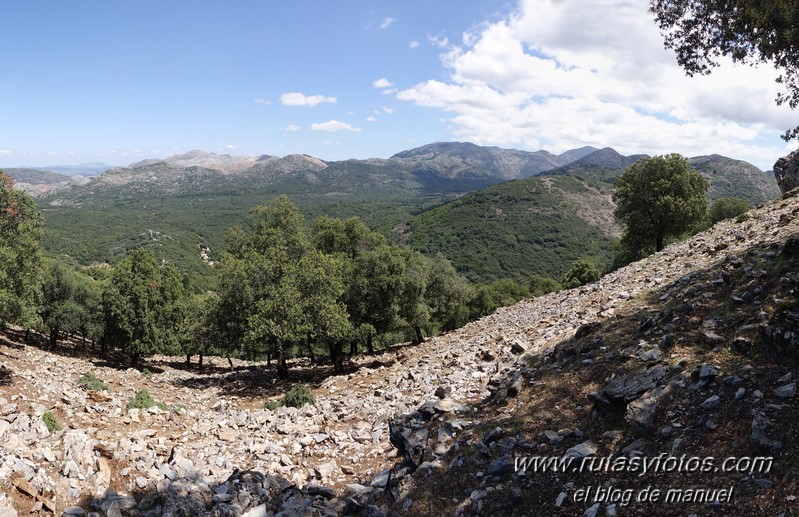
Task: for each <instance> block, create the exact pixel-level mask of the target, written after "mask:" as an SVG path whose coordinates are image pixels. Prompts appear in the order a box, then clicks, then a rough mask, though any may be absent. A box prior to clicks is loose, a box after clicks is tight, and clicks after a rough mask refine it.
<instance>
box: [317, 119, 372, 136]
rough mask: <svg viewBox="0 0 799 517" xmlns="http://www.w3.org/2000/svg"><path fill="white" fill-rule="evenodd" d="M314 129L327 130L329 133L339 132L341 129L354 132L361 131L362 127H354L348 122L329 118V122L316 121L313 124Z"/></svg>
mask: <svg viewBox="0 0 799 517" xmlns="http://www.w3.org/2000/svg"><path fill="white" fill-rule="evenodd" d="M311 129H312V130H313V131H326V132H328V133H338V132H339V131H350V132H352V133H360V132H361V128H359V127H353V126H351V125H349V124H347V123H346V122H341V121H339V120H329V121H327V122H315V123H313V124H311Z"/></svg>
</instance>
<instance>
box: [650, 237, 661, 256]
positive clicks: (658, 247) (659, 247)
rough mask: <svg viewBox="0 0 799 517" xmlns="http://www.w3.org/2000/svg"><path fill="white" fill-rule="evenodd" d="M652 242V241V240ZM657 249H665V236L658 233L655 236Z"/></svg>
mask: <svg viewBox="0 0 799 517" xmlns="http://www.w3.org/2000/svg"><path fill="white" fill-rule="evenodd" d="M650 242H651V241H650ZM655 251H656V252H658V251H663V236H662V235H658V236H657V237H655Z"/></svg>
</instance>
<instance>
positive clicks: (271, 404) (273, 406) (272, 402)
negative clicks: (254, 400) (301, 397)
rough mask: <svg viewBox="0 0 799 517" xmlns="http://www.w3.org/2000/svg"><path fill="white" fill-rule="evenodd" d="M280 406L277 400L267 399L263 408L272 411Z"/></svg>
mask: <svg viewBox="0 0 799 517" xmlns="http://www.w3.org/2000/svg"><path fill="white" fill-rule="evenodd" d="M280 406H281V404H280V402H278V401H277V400H267V401H266V402H264V409H268V410H269V411H274V410H276V409H277V408H279V407H280Z"/></svg>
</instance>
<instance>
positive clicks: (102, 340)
mask: <svg viewBox="0 0 799 517" xmlns="http://www.w3.org/2000/svg"><path fill="white" fill-rule="evenodd" d="M100 354H101V355H102V356H103V357H105V356H106V347H105V334H103V335H102V336H101V337H100Z"/></svg>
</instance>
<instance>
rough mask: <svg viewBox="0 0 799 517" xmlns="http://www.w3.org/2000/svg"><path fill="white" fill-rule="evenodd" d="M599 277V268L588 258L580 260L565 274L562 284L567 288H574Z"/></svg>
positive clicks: (561, 280)
mask: <svg viewBox="0 0 799 517" xmlns="http://www.w3.org/2000/svg"><path fill="white" fill-rule="evenodd" d="M599 277H600V273H599V270H598V269H597V268H596V266H595V265H594V264H593V263H591V262H589V261H587V260H578V261H577V262H575V263H574V264H572V265H571V267H570V268H569V270H568V271H566V272H565V273H564V274H563V276H562V277H561V278H560V284H561V285H562V286H563V287H565V288H566V289H573V288H575V287H580V286H581V285H585V284H587V283H590V282H593V281H594V280H599Z"/></svg>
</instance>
